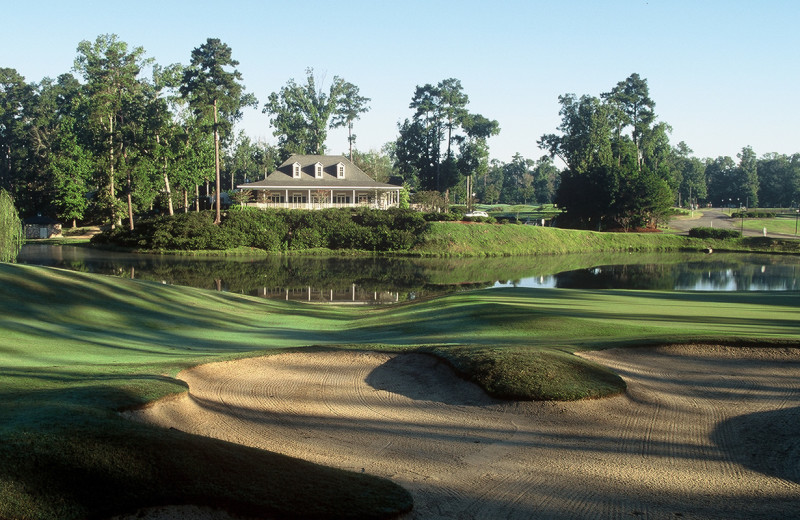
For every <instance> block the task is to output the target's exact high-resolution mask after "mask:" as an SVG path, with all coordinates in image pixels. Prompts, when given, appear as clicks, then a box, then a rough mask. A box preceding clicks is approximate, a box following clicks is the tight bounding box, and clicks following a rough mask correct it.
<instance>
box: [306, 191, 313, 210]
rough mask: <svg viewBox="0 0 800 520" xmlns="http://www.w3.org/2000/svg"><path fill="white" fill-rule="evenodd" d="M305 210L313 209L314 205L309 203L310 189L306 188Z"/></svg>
mask: <svg viewBox="0 0 800 520" xmlns="http://www.w3.org/2000/svg"><path fill="white" fill-rule="evenodd" d="M306 209H314V204H313V203H312V202H311V188H308V197H307V198H306Z"/></svg>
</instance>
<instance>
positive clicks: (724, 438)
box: [118, 345, 800, 520]
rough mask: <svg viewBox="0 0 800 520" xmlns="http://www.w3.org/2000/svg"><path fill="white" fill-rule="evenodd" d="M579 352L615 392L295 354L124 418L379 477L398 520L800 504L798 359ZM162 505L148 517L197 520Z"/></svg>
mask: <svg viewBox="0 0 800 520" xmlns="http://www.w3.org/2000/svg"><path fill="white" fill-rule="evenodd" d="M581 355H582V356H584V357H586V358H588V359H592V360H594V361H597V362H599V363H602V364H604V365H606V366H609V367H610V368H612V369H613V370H614V371H616V372H617V373H619V374H620V375H621V376H622V377H623V378H624V379H625V380H626V382H627V383H628V390H627V392H626V393H625V394H624V395H620V396H617V397H612V398H608V399H601V400H591V401H580V402H569V403H562V402H506V401H500V400H496V399H492V398H490V397H488V396H486V394H485V393H484V392H483V391H482V390H480V389H479V388H478V387H476V386H475V385H473V384H471V383H469V382H466V381H464V380H462V379H460V378H459V377H457V376H456V375H455V374H454V373H453V372H452V370H451V369H450V368H449V367H447V366H446V365H445V364H444V363H442V362H440V361H438V360H437V359H436V358H433V357H431V356H426V355H420V354H400V355H396V354H386V353H374V352H352V351H348V352H342V351H338V352H317V353H308V352H303V353H287V354H280V355H275V356H270V357H264V358H249V359H243V360H238V361H229V362H220V363H212V364H208V365H203V366H199V367H195V368H193V369H190V370H186V371H184V372H181V374H180V375H179V377H180V378H181V379H182V380H184V381H185V382H186V383H187V384H188V386H189V393H188V394H185V395H184V396H183V397H182V398H180V399H177V400H176V399H173V400H165V401H163V402H159V403H157V404H156V405H155V406H152V407H148V408H146V409H142V410H135V411H129V412H126V413H125V415H126V416H128V417H130V418H132V419H134V420H142V421H147V422H150V423H153V424H157V425H161V426H164V427H174V428H177V429H179V430H182V431H185V432H190V433H195V434H199V435H207V436H212V437H217V438H220V439H224V440H228V441H233V442H238V443H241V444H245V445H249V446H254V447H258V448H263V449H267V450H271V451H275V452H279V453H284V454H287V455H291V456H295V457H300V458H304V459H307V460H311V461H313V462H316V463H321V464H325V465H329V466H334V467H339V468H344V469H349V470H353V471H357V472H361V471H364V472H367V473H371V474H374V475H378V476H382V477H386V478H389V479H392V480H393V481H395V482H397V483H398V484H400V485H402V486H404V487H406V488H407V489H408V490H409V491H410V492H411V493H412V495H413V496H414V503H415V506H414V510H413V511H412V512H411V513H408V514H407V515H405V516H404V518H420V519H422V518H458V517H459V516H460V515H463V514H466V512H469V513H470V514H471V515H475V516H479V517H486V518H488V517H502V516H509V515H510V514H512V513H517V514H529V515H534V516H547V517H548V518H576V517H580V516H584V514H586V512H588V511H595V512H597V511H604V512H605V514H606V516H616V515H620V514H647V515H649V516H652V517H654V518H661V517H674V516H675V515H676V514H681V515H683V516H686V517H693V518H722V517H740V518H741V517H747V518H774V517H780V516H785V515H787V514H794V512H796V511H797V510H798V509H800V460H798V450H797V449H796V447H795V448H794V449H793V448H792V446H790V444H791V442H792V435H793V432H795V431H797V428H798V426H800V390H799V389H798V387H797V384H796V382H797V381H798V380H799V379H800V349H792V348H747V347H723V346H713V345H680V346H672V347H659V348H637V349H613V350H606V351H598V352H588V353H583V354H581ZM764 411H771V412H772V413H770V414H768V415H767V417H769V418H770V424H768V425H765V424H761V423H759V431H758V432H757V435H754V433H753V431H752V427H753V425H754V424H755V423H754V421H755V419H754V421H749V420H748V418H749V417H753V418H756V417H757V418H758V420H759V421H761V420H763V417H764V416H763V415H759V414H761V413H763V412H764ZM764 446H769V447H770V448H769V450H772V451H774V452H775V453H780V452H781V451H783V452H784V453H787V454H789V455H788V456H789V457H790V458H791V457H794V459H792V460H789V461H786V459H785V457H786V456H787V455H782V456H781V457H777V456H776V458H775V460H776V461H777V460H779V459H780V460H782V462H781V463H780V464H779V465H778V466H779V467H767V466H769V461H767V462H766V463H765V462H764V461H763V460H760V461H756V460H753V459H752V458H751V455H750V454H754V453H757V454H758V457H760V458H764V456H765V448H764ZM766 455H767V456H768V455H769V454H766ZM776 464H777V463H776ZM160 509H161V510H162V511H161V513H158V512H157V511H149V512H148V514H150V513H153V514H155V515H156V516H145V517H144V518H149V519H151V520H155V519H178V518H189V517H191V518H198V517H199V516H197V515H198V514H199V513H198V512H197V510H193V513H194V516H191V515H187V514H184V516H181V515H182V514H183V513H182V511H181V510H179V509H177V508H176V509H170V508H160ZM159 514H160V515H161V516H158V515H159ZM203 514H204V515H206V514H207V515H210V516H200V517H199V518H208V519H215V520H216V519H223V518H229V517H228V516H225V515H226V514H225V513H224V512H222V511H214V510H204V511H203ZM165 515H167V516H165ZM168 515H174V516H168ZM134 517H135V516H130V517H127V518H134ZM118 518H120V519H122V518H126V517H118Z"/></svg>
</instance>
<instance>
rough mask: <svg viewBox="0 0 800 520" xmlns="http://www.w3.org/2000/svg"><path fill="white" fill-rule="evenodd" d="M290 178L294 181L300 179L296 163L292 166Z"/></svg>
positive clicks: (298, 164)
mask: <svg viewBox="0 0 800 520" xmlns="http://www.w3.org/2000/svg"><path fill="white" fill-rule="evenodd" d="M292 177H294V178H295V179H299V178H300V163H298V162H296V163H294V164H293V165H292Z"/></svg>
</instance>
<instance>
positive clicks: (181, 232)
mask: <svg viewBox="0 0 800 520" xmlns="http://www.w3.org/2000/svg"><path fill="white" fill-rule="evenodd" d="M428 227H429V224H428V221H427V220H426V219H425V217H424V216H423V215H422V214H421V213H419V212H416V211H413V210H409V209H400V208H392V209H389V210H386V211H381V210H373V209H368V208H358V209H356V210H352V209H325V210H319V211H299V210H294V211H269V210H266V211H264V210H257V209H254V208H242V209H240V210H237V211H229V212H226V213H224V214H223V216H222V222H221V223H220V225H215V224H214V213H213V212H211V211H204V212H199V213H197V212H191V213H180V214H176V215H174V216H172V217H167V216H159V217H152V218H148V219H142V220H141V221H139V222H138V223H137V226H136V229H135V230H134V231H127V230H124V229H114V230H111V231H107V232H105V233H103V234H101V235H98V236H97V237H95V239H94V241H95V242H97V243H106V244H115V245H117V246H121V247H127V248H134V249H144V250H162V251H163V250H184V251H190V250H225V249H233V248H236V247H242V246H244V247H254V248H258V249H263V250H265V251H284V250H287V249H291V250H303V249H316V248H329V249H360V250H366V251H402V250H407V249H410V248H411V247H413V246H414V245H415V244H416V243H417V242H418V241H419V240H420V239H421V238H422V236H423V235H424V234H425V232H426V230H427V229H428Z"/></svg>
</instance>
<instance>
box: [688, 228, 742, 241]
mask: <svg viewBox="0 0 800 520" xmlns="http://www.w3.org/2000/svg"><path fill="white" fill-rule="evenodd" d="M689 236H690V237H694V238H719V239H725V238H741V236H742V232H741V231H737V230H735V229H722V228H711V227H696V228H692V229H690V230H689Z"/></svg>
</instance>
